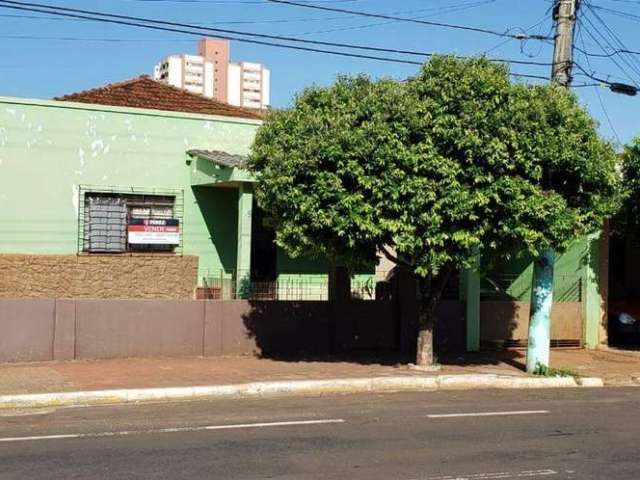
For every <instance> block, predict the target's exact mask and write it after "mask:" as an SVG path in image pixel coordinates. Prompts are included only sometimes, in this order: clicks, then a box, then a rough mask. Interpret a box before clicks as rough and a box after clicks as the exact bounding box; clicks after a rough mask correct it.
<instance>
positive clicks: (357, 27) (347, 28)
mask: <svg viewBox="0 0 640 480" xmlns="http://www.w3.org/2000/svg"><path fill="white" fill-rule="evenodd" d="M496 1H497V0H484V1H481V2H473V3H468V4H464V5H463V4H461V5H458V6H449V7H438V9H437V12H436V13H433V14H430V15H420V16H418V17H413V18H415V19H422V18H429V17H435V16H438V15H444V14H447V13H454V12H461V11H464V10H470V9H472V8H476V7H479V6H481V5H488V4H490V3H495V2H496ZM425 10H427V9H425ZM395 13H401V12H395ZM350 17H357V15H355V16H353V15H352V16H347V15H343V16H342V17H340V18H350ZM392 23H398V20H387V21H385V22H375V23H367V24H364V25H351V26H345V27H336V28H331V29H326V30H315V31H312V32H303V33H298V34H297V35H315V34H322V33H333V32H345V31H351V30H363V29H365V28H374V27H380V26H382V25H390V24H392Z"/></svg>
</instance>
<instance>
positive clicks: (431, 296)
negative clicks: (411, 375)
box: [416, 268, 452, 367]
mask: <svg viewBox="0 0 640 480" xmlns="http://www.w3.org/2000/svg"><path fill="white" fill-rule="evenodd" d="M451 270H452V269H451V268H448V269H445V270H444V271H443V272H442V273H441V275H439V276H438V277H436V278H434V277H433V276H432V275H429V276H427V277H424V278H420V279H419V280H418V287H419V288H418V291H419V300H420V301H419V303H418V344H417V352H416V365H418V366H419V367H428V366H431V365H433V364H434V361H435V354H434V341H433V340H434V336H433V332H434V327H435V325H436V311H437V309H438V305H439V303H440V298H442V293H443V292H444V289H445V288H446V286H447V283H448V282H449V277H450V276H451Z"/></svg>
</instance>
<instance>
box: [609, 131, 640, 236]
mask: <svg viewBox="0 0 640 480" xmlns="http://www.w3.org/2000/svg"><path fill="white" fill-rule="evenodd" d="M622 177H623V180H624V181H623V187H622V192H623V203H622V208H621V209H620V212H619V214H618V216H617V217H616V219H615V225H614V229H615V232H616V233H618V234H632V235H640V137H638V138H636V139H635V140H633V141H632V142H631V143H630V144H629V145H627V146H626V147H625V149H624V152H623V154H622Z"/></svg>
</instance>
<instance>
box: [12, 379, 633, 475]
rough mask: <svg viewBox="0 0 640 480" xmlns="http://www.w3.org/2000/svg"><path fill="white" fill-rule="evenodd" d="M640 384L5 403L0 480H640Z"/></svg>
mask: <svg viewBox="0 0 640 480" xmlns="http://www.w3.org/2000/svg"><path fill="white" fill-rule="evenodd" d="M639 417H640V389H622V388H620V389H613V388H611V389H593V390H587V389H583V390H544V391H524V390H520V391H513V390H512V391H469V392H435V393H420V394H385V395H351V396H332V397H320V398H278V399H268V400H267V399H257V400H242V401H200V402H181V403H171V404H146V405H136V406H112V407H91V408H61V409H50V410H48V409H45V410H40V411H37V412H2V411H0V479H2V480H7V479H76V478H82V479H84V478H87V479H102V478H104V479H132V478H145V479H147V478H167V479H200V478H207V479H261V478H277V479H312V478H313V479H338V478H340V479H342V478H348V479H356V480H357V479H367V480H378V479H385V480H388V479H394V480H463V479H470V480H472V479H473V480H490V479H535V480H538V479H550V480H560V479H579V480H585V479H599V480H603V479H607V480H608V479H612V480H624V479H629V480H631V479H633V480H637V479H638V478H640V418H639Z"/></svg>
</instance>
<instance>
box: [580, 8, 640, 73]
mask: <svg viewBox="0 0 640 480" xmlns="http://www.w3.org/2000/svg"><path fill="white" fill-rule="evenodd" d="M585 3H586V5H587V8H588V10H589V14H591V15H593V16H594V17H595V18H596V20H597V21H598V22H599V23H600V25H602V27H603V28H604V30H605V32H606V33H607V34H608V35H609V38H610V39H611V40H612V41H613V42H614V44H617V47H616V46H613V45H611V43H609V42H608V41H607V43H608V44H609V46H611V47H612V48H613V49H615V48H619V49H623V50H624V49H627V47H626V46H625V44H624V43H623V42H622V40H620V38H619V37H618V36H617V35H616V33H615V32H614V31H613V30H611V28H609V25H607V23H606V22H605V21H604V20H603V19H602V18H601V17H600V15H598V12H596V11H595V10H593V9H592V8H591V2H588V1H586V0H585ZM587 20H588V19H587ZM602 36H603V37H604V35H602ZM620 59H621V60H622V61H623V62H624V63H625V64H626V65H627V66H629V67H630V68H631V69H632V70H633V71H634V72H635V73H636V74H637V75H639V76H640V62H638V60H637V59H636V58H635V57H633V56H631V55H626V54H623V55H621V56H620ZM636 85H637V84H636Z"/></svg>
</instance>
